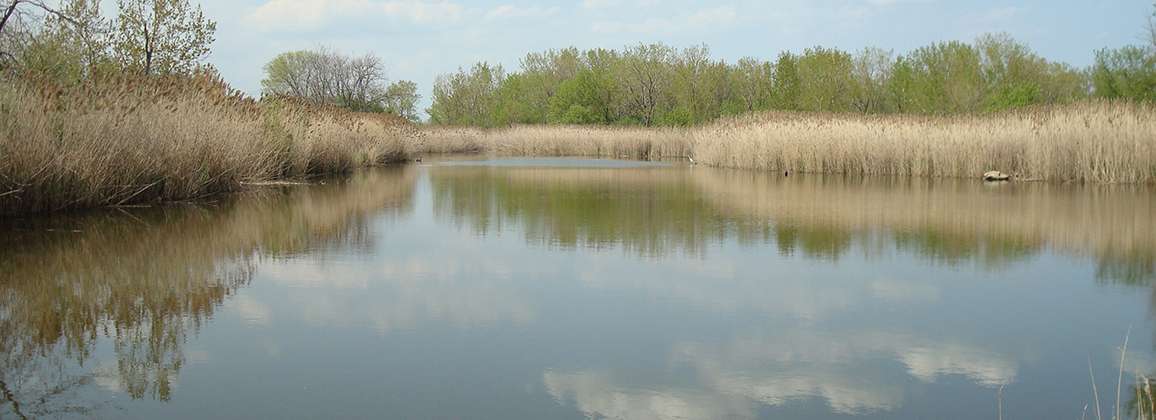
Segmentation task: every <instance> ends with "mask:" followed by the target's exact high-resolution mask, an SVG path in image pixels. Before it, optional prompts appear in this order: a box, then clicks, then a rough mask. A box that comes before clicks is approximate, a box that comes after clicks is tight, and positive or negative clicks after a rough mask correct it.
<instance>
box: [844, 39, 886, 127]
mask: <svg viewBox="0 0 1156 420" xmlns="http://www.w3.org/2000/svg"><path fill="white" fill-rule="evenodd" d="M894 62H895V54H893V53H892V52H891V51H887V50H882V49H879V48H864V49H863V50H862V51H859V53H858V54H856V55H855V57H854V58H853V62H852V69H851V73H852V74H851V76H852V78H853V79H854V81H855V83H854V87H855V89H854V93H853V94H852V97H851V106H852V108H854V110H856V111H858V112H862V113H878V112H886V111H888V106H889V103H888V100H887V84H888V83H890V81H891V70H892V68H893V65H894Z"/></svg>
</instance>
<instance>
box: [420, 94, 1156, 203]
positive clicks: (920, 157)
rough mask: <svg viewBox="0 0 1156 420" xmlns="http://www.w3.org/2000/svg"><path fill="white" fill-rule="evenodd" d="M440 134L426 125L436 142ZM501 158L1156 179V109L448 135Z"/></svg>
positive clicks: (811, 117) (798, 117) (757, 117)
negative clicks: (596, 158)
mask: <svg viewBox="0 0 1156 420" xmlns="http://www.w3.org/2000/svg"><path fill="white" fill-rule="evenodd" d="M441 136H442V134H441V132H440V131H431V132H429V133H426V137H427V138H428V139H427V143H432V144H436V143H437V142H438V141H439V139H440V138H442V137H441ZM446 138H447V139H452V141H453V142H456V143H463V142H472V143H473V144H475V145H476V148H477V149H478V150H481V151H486V152H489V153H493V154H498V155H522V156H556V155H572V156H600V157H614V158H630V159H649V160H656V159H667V158H684V159H685V158H687V157H689V158H692V159H693V160H695V161H697V162H698V163H702V164H706V165H711V166H719V167H730V168H747V169H760V170H771V171H779V172H810V173H836V174H855V175H901V176H928V177H979V176H980V175H982V174H983V173H984V172H987V171H991V170H997V171H1002V172H1005V173H1008V174H1012V175H1013V176H1014V177H1016V178H1018V179H1021V180H1047V181H1057V182H1089V183H1150V182H1153V181H1156V109H1154V108H1153V107H1152V106H1151V105H1137V104H1129V103H1113V102H1087V103H1080V104H1074V105H1068V106H1062V107H1040V108H1032V109H1027V110H1022V111H1016V112H1011V113H1005V114H992V115H967V116H955V117H926V116H908V115H892V116H859V115H847V114H805V113H783V112H775V113H763V114H752V115H747V116H742V117H735V118H730V119H725V120H722V121H719V122H716V123H713V124H710V125H706V126H702V127H696V128H661V129H660V128H655V129H646V128H610V127H602V128H593V127H557V126H534V127H523V126H519V127H512V128H508V129H499V130H489V131H484V130H466V131H459V132H457V133H456V134H455V136H452V137H451V136H446Z"/></svg>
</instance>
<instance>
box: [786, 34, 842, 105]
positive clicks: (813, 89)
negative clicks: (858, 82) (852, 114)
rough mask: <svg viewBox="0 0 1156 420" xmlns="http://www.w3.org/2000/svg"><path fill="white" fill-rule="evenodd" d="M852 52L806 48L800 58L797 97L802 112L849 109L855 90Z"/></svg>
mask: <svg viewBox="0 0 1156 420" xmlns="http://www.w3.org/2000/svg"><path fill="white" fill-rule="evenodd" d="M853 67H854V64H853V63H852V61H851V55H850V54H847V53H846V52H843V51H839V50H836V49H826V48H822V47H816V48H808V49H807V50H806V51H804V52H803V55H802V56H800V57H799V62H798V71H799V73H798V74H799V76H798V80H799V97H798V100H797V104H798V106H799V108H800V109H802V110H805V111H819V112H840V111H849V110H850V109H851V99H852V97H851V95H852V93H853V92H855V90H856V86H855V79H854V77H853V76H852V68H853Z"/></svg>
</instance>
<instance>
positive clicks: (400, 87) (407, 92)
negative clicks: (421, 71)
mask: <svg viewBox="0 0 1156 420" xmlns="http://www.w3.org/2000/svg"><path fill="white" fill-rule="evenodd" d="M419 100H421V95H419V94H418V93H417V83H414V82H411V81H409V80H399V81H396V82H393V83H391V84H390V85H389V87H387V88H385V98H384V102H385V106H384V108H385V112H388V113H391V114H394V115H397V116H399V117H402V118H405V119H407V120H410V121H413V122H417V121H418V119H419V117H418V115H417V101H419Z"/></svg>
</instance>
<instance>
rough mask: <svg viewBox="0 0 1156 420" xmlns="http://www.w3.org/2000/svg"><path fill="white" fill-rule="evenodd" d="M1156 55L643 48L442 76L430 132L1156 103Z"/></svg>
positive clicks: (1010, 45) (569, 51)
mask: <svg viewBox="0 0 1156 420" xmlns="http://www.w3.org/2000/svg"><path fill="white" fill-rule="evenodd" d="M1148 29H1149V33H1150V34H1151V43H1150V45H1144V46H1127V47H1123V48H1118V49H1103V50H1100V51H1097V52H1096V58H1095V64H1094V65H1092V66H1091V67H1090V68H1086V69H1080V68H1076V67H1073V66H1071V65H1068V64H1065V63H1060V62H1055V61H1049V60H1047V59H1045V58H1043V57H1041V56H1040V55H1039V54H1037V53H1036V52H1035V51H1033V50H1032V49H1031V48H1029V47H1028V46H1027V45H1025V44H1024V43H1022V42H1019V41H1017V40H1015V39H1013V38H1011V37H1010V36H1009V35H1007V34H987V35H983V36H980V37H979V38H978V39H976V40H975V41H974V42H972V43H964V42H958V41H951V42H940V43H935V44H931V45H928V46H924V47H921V48H917V49H915V50H913V51H911V52H908V53H906V54H902V55H897V54H895V53H894V52H892V51H889V50H883V49H878V48H866V49H863V50H860V51H856V52H847V51H842V50H839V49H835V48H823V47H815V48H809V49H806V50H804V51H802V52H801V53H793V52H784V53H781V54H779V56H778V57H777V58H776V59H774V60H769V61H765V60H759V59H755V58H743V59H740V60H738V61H737V62H735V63H727V62H726V61H723V60H718V59H714V58H712V57H711V55H710V50H709V49H708V47H706V46H705V45H703V46H694V47H690V48H685V49H681V50H679V49H675V48H673V47H670V46H668V45H664V44H639V45H634V46H629V47H626V48H623V49H621V50H613V49H590V50H579V49H577V48H566V49H554V50H548V51H544V52H537V53H530V54H527V55H526V56H525V57H524V58H523V59H522V60H521V62H520V69H519V70H518V71H516V72H506V71H505V69H503V68H502V66H500V65H493V64H490V63H486V62H482V63H477V64H475V65H473V66H472V67H470V68H468V69H459V70H458V71H457V72H455V73H451V74H446V75H442V76H439V77H438V78H437V80H436V82H435V84H434V86H433V97H432V100H433V103H432V106H430V108H429V109H428V113H429V117H430V122H431V123H434V124H444V125H473V126H504V125H510V124H625V125H648V126H649V125H692V124H698V123H703V122H707V121H711V120H713V119H716V118H718V117H721V116H726V115H735V114H740V113H746V112H751V111H764V110H787V111H808V112H856V113H864V114H883V113H915V114H956V113H977V112H996V111H1001V110H1006V109H1011V108H1018V107H1023V106H1028V105H1033V104H1059V103H1067V102H1071V101H1075V100H1080V99H1086V98H1089V97H1102V98H1112V99H1127V100H1138V101H1156V22H1153V21H1152V19H1149V26H1148Z"/></svg>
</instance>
